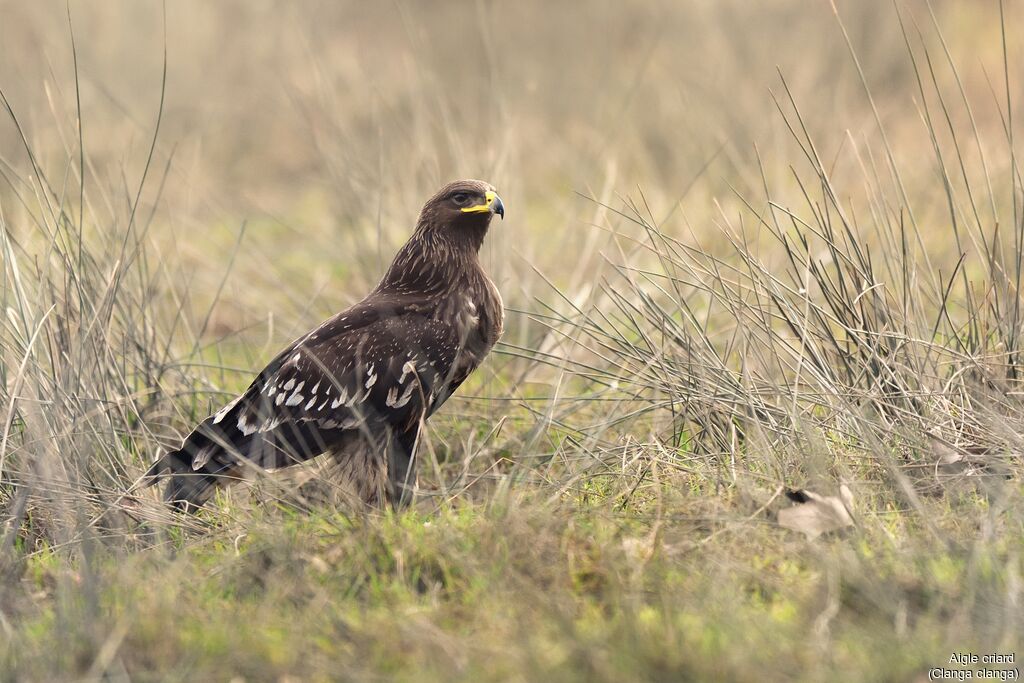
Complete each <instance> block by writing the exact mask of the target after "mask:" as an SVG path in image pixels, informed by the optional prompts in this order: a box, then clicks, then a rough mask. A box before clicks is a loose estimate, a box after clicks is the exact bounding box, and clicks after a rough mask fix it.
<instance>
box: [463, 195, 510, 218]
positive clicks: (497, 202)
mask: <svg viewBox="0 0 1024 683" xmlns="http://www.w3.org/2000/svg"><path fill="white" fill-rule="evenodd" d="M461 211H462V213H496V214H498V215H499V216H501V218H502V220H504V219H505V205H504V204H503V203H502V202H501V197H499V196H498V195H497V193H496V192H494V191H493V190H487V192H485V193H484V203H483V204H477V205H476V206H467V207H465V208H464V209H461Z"/></svg>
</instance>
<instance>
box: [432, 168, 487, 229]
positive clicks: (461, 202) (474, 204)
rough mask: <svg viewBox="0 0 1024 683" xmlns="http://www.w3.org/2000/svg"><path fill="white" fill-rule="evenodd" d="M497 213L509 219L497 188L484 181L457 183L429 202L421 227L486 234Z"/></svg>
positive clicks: (448, 186)
mask: <svg viewBox="0 0 1024 683" xmlns="http://www.w3.org/2000/svg"><path fill="white" fill-rule="evenodd" d="M495 214H497V215H499V216H501V217H502V218H503V219H504V218H505V205H504V204H503V203H502V201H501V197H499V196H498V193H497V192H495V191H494V186H493V185H491V184H490V183H485V182H484V181H482V180H456V181H455V182H452V183H448V184H447V185H445V186H444V187H442V188H441V189H440V190H438V192H437V194H435V195H434V196H433V197H431V198H430V199H429V200H427V203H426V204H424V205H423V210H422V211H421V212H420V219H419V224H420V225H421V226H422V227H432V228H435V229H447V230H452V231H469V232H477V231H480V230H483V231H486V230H487V226H489V225H490V223H491V219H492V218H493V217H494V215H495Z"/></svg>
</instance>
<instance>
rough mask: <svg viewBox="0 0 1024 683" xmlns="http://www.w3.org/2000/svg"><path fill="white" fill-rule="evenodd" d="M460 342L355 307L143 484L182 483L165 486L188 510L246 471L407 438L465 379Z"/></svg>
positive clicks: (409, 318) (425, 316)
mask: <svg viewBox="0 0 1024 683" xmlns="http://www.w3.org/2000/svg"><path fill="white" fill-rule="evenodd" d="M462 342H463V335H460V334H459V332H458V330H457V329H456V328H455V327H454V326H453V325H452V324H451V323H449V322H445V321H443V320H438V319H435V318H434V317H431V316H430V315H429V312H419V311H418V310H417V309H416V308H415V307H410V306H396V305H395V304H394V303H391V304H389V305H387V306H382V305H380V304H379V303H376V304H375V303H374V302H364V303H363V304H357V305H356V306H355V307H353V308H351V309H349V310H347V311H345V312H343V313H340V314H338V315H336V316H334V317H333V318H331V319H329V320H327V321H326V322H325V323H323V324H322V325H320V326H319V327H318V328H316V329H315V330H313V331H312V332H310V333H309V334H307V335H306V336H304V337H302V338H301V339H299V340H298V341H296V342H294V343H293V344H292V345H290V346H289V347H288V348H287V349H285V350H284V351H283V352H281V353H280V354H279V355H278V356H277V357H276V358H275V359H274V360H273V361H271V363H270V364H269V365H267V367H266V368H265V369H264V370H263V371H262V372H261V373H260V374H259V376H258V377H257V378H256V379H255V380H254V381H253V383H252V384H251V385H250V386H249V388H248V389H247V390H246V391H245V392H244V393H243V394H242V395H241V396H239V397H238V398H236V399H235V400H234V401H232V402H231V403H229V404H228V405H226V406H224V408H222V409H221V410H219V411H218V412H217V413H216V414H214V415H212V416H210V417H209V418H207V419H206V420H204V421H203V422H202V423H201V424H200V425H199V426H198V427H196V429H195V430H193V432H192V433H191V434H189V436H188V437H187V438H186V439H185V441H184V443H183V444H182V446H181V448H180V449H178V450H176V451H172V452H170V453H168V454H167V455H165V456H164V457H163V458H161V459H160V460H159V461H158V462H157V463H156V464H155V465H153V467H152V468H151V469H150V471H149V472H148V473H147V475H146V477H147V480H148V481H149V482H150V483H151V482H153V481H155V480H156V479H158V478H159V477H160V476H161V475H163V474H166V473H171V474H182V473H185V474H189V475H191V476H190V477H189V478H188V479H187V480H186V479H184V478H180V477H175V478H174V479H178V480H179V482H178V485H175V484H174V479H172V486H170V487H168V492H167V498H168V499H169V500H185V501H188V502H192V501H193V499H196V498H198V495H199V493H200V492H202V491H205V490H206V489H207V488H209V487H210V486H212V485H214V484H216V483H217V481H216V480H217V479H218V478H223V477H232V476H234V477H237V476H239V475H241V474H242V472H243V471H244V467H246V466H247V465H254V466H258V467H261V468H277V467H284V466H287V465H291V464H295V463H298V462H302V461H304V460H308V459H309V458H312V457H315V456H317V455H319V454H321V453H323V452H325V451H327V450H328V449H330V448H331V447H333V446H336V445H338V444H340V443H343V442H344V441H345V440H346V439H349V438H354V437H357V436H359V435H361V436H362V437H363V438H367V439H376V440H378V441H380V442H381V443H382V445H383V439H385V438H390V436H391V435H398V436H400V437H401V436H403V435H408V434H410V433H411V434H413V437H414V436H415V433H416V431H417V430H418V428H419V423H420V420H421V419H422V418H423V417H425V416H426V415H429V414H430V413H432V412H433V411H434V410H436V409H437V408H438V407H439V406H440V404H441V403H443V402H444V400H445V399H447V397H448V396H450V395H451V393H452V392H453V391H454V390H455V389H456V388H457V387H458V385H459V384H461V383H462V381H463V380H464V379H465V378H466V376H467V375H468V374H469V372H470V371H471V370H472V368H469V367H461V366H462V365H464V363H460V362H458V359H459V351H460V349H461V347H462ZM192 489H197V491H196V492H193V491H192ZM193 494H194V495H193ZM195 502H196V503H199V504H201V501H200V500H195Z"/></svg>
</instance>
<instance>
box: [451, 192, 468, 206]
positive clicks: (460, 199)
mask: <svg viewBox="0 0 1024 683" xmlns="http://www.w3.org/2000/svg"><path fill="white" fill-rule="evenodd" d="M452 201H453V202H455V204H456V206H465V205H466V204H468V203H469V193H468V192H456V193H455V194H453V195H452Z"/></svg>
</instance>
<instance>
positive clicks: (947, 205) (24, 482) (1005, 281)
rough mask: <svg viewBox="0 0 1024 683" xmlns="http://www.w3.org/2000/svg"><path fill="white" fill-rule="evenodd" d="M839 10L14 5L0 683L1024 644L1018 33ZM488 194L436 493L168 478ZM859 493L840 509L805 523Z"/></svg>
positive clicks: (433, 474)
mask: <svg viewBox="0 0 1024 683" xmlns="http://www.w3.org/2000/svg"><path fill="white" fill-rule="evenodd" d="M837 5H838V8H837V13H833V11H832V8H831V7H830V6H829V5H828V4H827V3H812V2H797V1H795V0H794V1H792V2H790V1H787V2H781V3H772V5H771V7H770V8H769V7H763V8H754V7H751V6H749V3H745V2H714V3H712V2H697V3H689V4H682V3H607V4H600V5H597V4H593V5H588V7H587V8H586V9H585V10H583V9H581V8H580V7H578V6H575V5H569V4H554V5H549V4H542V3H533V2H525V3H515V4H514V5H512V4H508V5H499V4H489V3H482V2H481V3H447V4H444V5H443V6H438V7H434V6H431V7H426V6H420V5H409V4H400V5H386V6H379V7H378V6H375V5H366V4H357V3H342V4H337V3H319V4H312V3H307V4H303V5H301V6H292V5H286V4H279V3H274V2H260V3H249V2H246V3H243V2H240V1H239V2H234V3H220V4H217V5H207V4H203V3H172V4H169V5H168V6H167V7H166V15H165V13H164V10H163V8H162V7H161V6H160V5H158V4H156V3H149V2H143V3H135V2H132V3H129V2H124V3H107V4H103V5H81V6H79V5H73V6H71V7H70V9H68V8H65V7H64V6H62V5H60V4H59V3H55V2H53V3H51V2H41V3H35V4H32V5H29V4H24V3H17V2H13V1H9V2H0V16H3V17H4V21H3V22H0V44H3V45H4V46H5V47H7V50H8V52H9V53H11V54H17V55H18V56H19V59H18V60H17V61H14V60H6V61H4V62H3V63H0V92H2V94H3V104H4V110H5V111H0V114H2V115H3V117H2V121H3V122H2V125H0V227H2V231H0V240H2V241H0V253H2V263H3V266H2V269H3V278H2V282H3V285H2V290H0V299H2V302H0V303H2V308H3V312H4V319H3V323H2V327H0V396H2V398H3V401H2V402H0V419H2V420H3V422H2V425H0V426H2V436H0V439H2V443H0V512H2V513H3V527H2V532H0V543H2V545H0V572H2V574H3V578H4V580H3V581H2V582H0V659H2V661H3V664H2V667H3V668H2V669H0V671H2V672H3V673H2V675H0V678H4V679H7V678H11V679H17V680H53V679H90V680H91V679H102V678H107V679H116V680H178V679H180V680H197V679H209V680H228V679H231V678H232V677H242V678H244V679H245V680H294V679H299V680H307V679H308V680H336V679H345V680H381V679H385V680H389V679H416V680H424V679H427V680H435V679H436V680H457V679H458V680H588V681H589V680H609V681H613V680H638V679H645V680H688V679H694V680H707V679H731V680H764V679H765V678H769V679H807V680H823V679H829V680H832V679H837V680H907V679H916V678H918V677H921V676H924V675H925V673H926V672H927V669H928V668H929V667H933V666H940V665H943V664H947V663H948V662H949V658H950V655H951V654H952V653H953V652H959V651H974V652H976V653H979V654H981V653H986V652H1004V653H1009V652H1012V651H1014V649H1015V648H1018V646H1019V644H1020V639H1021V633H1022V628H1024V622H1022V619H1021V616H1020V615H1021V613H1022V612H1021V610H1020V600H1021V596H1020V592H1021V582H1020V574H1021V571H1022V566H1021V565H1022V562H1021V553H1022V551H1024V544H1022V541H1021V539H1022V538H1024V514H1022V513H1021V502H1022V495H1021V494H1022V493H1024V489H1022V486H1021V482H1022V475H1024V470H1022V467H1021V455H1020V454H1021V452H1022V447H1024V443H1022V432H1021V429H1020V427H1019V425H1020V424H1021V418H1022V417H1024V403H1022V401H1021V396H1022V395H1024V394H1022V391H1024V387H1022V377H1024V356H1022V353H1024V343H1022V336H1024V335H1022V333H1024V311H1022V310H1021V305H1020V304H1021V301H1022V292H1021V281H1022V279H1021V276H1022V258H1024V194H1022V180H1021V175H1020V168H1019V159H1018V156H1017V154H1016V149H1018V148H1019V142H1018V141H1017V140H1018V138H1019V137H1020V124H1019V122H1018V121H1019V115H1018V114H1017V112H1016V109H1015V107H1016V105H1017V103H1019V102H1020V101H1021V94H1022V93H1021V90H1020V86H1019V79H1018V77H1017V76H1018V74H1017V73H1016V71H1017V69H1016V66H1015V65H1017V64H1019V63H1022V62H1021V59H1020V57H1021V54H1022V52H1021V48H1022V46H1021V45H1019V44H1017V43H1016V42H1015V34H1014V32H1013V30H1012V29H1013V27H1015V26H1018V25H1019V24H1020V21H1021V20H1022V19H1024V17H1022V16H1021V11H1020V8H1019V7H1018V6H1016V5H1013V6H1003V7H1001V6H1000V5H999V4H998V3H989V2H985V3H981V2H979V3H957V2H935V3H932V4H931V5H929V4H927V3H924V2H901V3H897V4H896V5H895V6H893V5H890V4H888V3H884V2H878V3H875V2H856V3H855V2H840V3H837ZM1007 5H1010V3H1007ZM460 176H471V177H483V178H487V179H488V180H490V181H491V182H493V183H494V184H495V185H496V186H498V187H499V189H500V190H501V192H502V196H503V198H504V199H505V203H506V205H507V207H508V209H509V213H508V217H507V218H508V220H506V221H504V222H503V223H502V224H500V225H498V226H496V229H495V230H494V231H493V233H492V234H491V235H490V236H489V238H488V243H487V245H486V246H485V252H486V253H485V261H486V263H487V265H488V268H489V270H490V272H491V273H492V274H493V275H494V277H495V279H496V281H497V282H498V285H499V288H500V289H501V291H502V294H503V296H504V298H505V302H506V305H507V307H508V309H509V321H508V332H507V334H506V337H505V338H504V340H503V344H502V346H501V347H500V348H499V350H498V352H497V353H496V354H494V355H493V356H492V358H491V359H490V360H489V361H488V363H487V365H486V367H485V368H484V369H482V370H481V371H480V372H478V373H477V375H476V376H475V377H474V378H473V380H471V381H470V382H469V383H468V384H467V386H466V387H465V388H464V390H463V391H462V392H461V395H460V397H458V399H457V400H453V401H452V402H451V403H450V404H449V405H448V406H446V408H445V410H444V411H443V415H439V416H437V417H436V418H435V419H433V420H432V422H431V425H430V429H429V438H428V439H427V440H426V443H425V444H424V448H423V451H422V456H423V462H422V476H421V486H422V488H423V495H422V496H421V498H420V499H419V501H418V502H417V504H416V506H415V508H414V509H412V510H410V511H408V512H405V513H403V514H401V515H392V514H382V515H377V516H369V517H361V518H356V519H352V518H349V517H346V515H344V514H343V513H341V512H338V511H333V510H324V509H315V510H312V511H308V510H305V511H298V510H296V509H294V508H292V507H290V506H287V505H278V504H276V502H275V501H276V500H277V499H278V497H279V494H280V488H281V487H280V486H279V485H278V484H277V483H276V482H275V481H274V480H268V481H263V482H257V484H256V485H255V486H254V487H252V488H251V489H237V490H234V491H232V492H231V493H230V494H228V495H226V496H223V497H222V498H220V499H218V501H217V504H216V505H214V506H212V508H211V509H210V510H209V511H208V512H207V513H204V515H202V516H201V517H200V518H198V519H195V520H183V519H177V518H172V517H171V516H169V515H168V514H167V512H166V511H165V510H164V509H163V508H162V506H161V505H160V504H159V503H158V502H157V501H156V497H155V495H153V494H152V493H150V492H148V491H146V492H138V491H135V490H133V489H132V487H133V484H134V482H135V481H136V479H137V477H138V476H139V475H140V474H141V472H142V471H143V468H144V467H145V466H146V465H147V464H148V463H149V462H150V461H151V460H152V459H153V458H154V457H155V455H156V453H157V452H158V451H159V450H160V449H161V448H164V447H166V446H168V445H170V444H174V443H175V442H176V441H177V440H178V439H180V437H181V436H182V434H183V433H184V431H185V430H187V429H188V428H189V427H190V426H191V425H192V424H193V423H194V421H195V420H196V419H198V418H201V417H203V416H205V415H206V414H208V413H209V412H210V410H211V408H213V407H215V406H217V405H218V404H220V403H222V402H223V401H224V400H225V399H226V397H228V396H229V395H231V394H232V392H235V391H238V390H239V389H241V388H242V387H243V386H244V385H245V383H246V382H247V381H248V379H249V378H250V377H251V373H252V372H253V371H254V370H256V369H258V367H260V366H261V364H262V363H263V362H265V361H266V360H267V359H268V358H269V357H270V355H271V354H272V353H273V352H274V351H275V350H276V349H277V348H279V347H280V346H281V345H283V344H284V343H286V342H287V341H289V340H290V339H291V338H293V337H294V336H295V335H296V334H297V333H299V332H301V331H303V330H304V329H306V328H308V327H309V326H310V325H312V324H314V323H316V322H318V321H319V320H320V319H322V318H323V317H325V316H327V315H329V314H330V313H331V312H333V311H335V310H337V309H339V308H341V307H343V306H345V305H347V304H348V303H350V302H352V301H353V300H354V299H355V298H357V297H358V296H360V295H361V294H362V293H363V292H365V291H366V289H368V288H369V287H371V286H372V284H373V283H374V282H375V279H376V278H377V277H379V275H380V273H381V272H382V270H383V267H384V266H385V264H386V261H387V260H388V259H389V257H390V255H391V254H392V253H393V251H394V250H395V248H396V247H397V245H399V244H400V243H401V242H402V241H403V240H404V238H405V236H406V235H407V232H408V228H409V226H410V224H411V221H412V219H413V217H414V215H415V213H416V211H417V210H418V207H419V204H420V203H421V202H422V201H423V198H424V197H426V196H428V195H429V193H430V192H431V191H432V190H433V189H434V188H435V187H436V186H438V185H439V184H440V183H442V182H443V181H445V180H448V179H450V178H453V177H460ZM840 486H846V487H847V488H848V489H849V490H850V491H851V492H852V494H853V501H854V502H853V506H852V510H851V512H852V516H853V520H854V522H855V524H854V525H853V526H852V527H850V528H847V529H844V530H842V531H840V532H839V533H833V534H829V535H826V536H824V537H821V538H818V539H815V540H807V539H805V538H804V537H803V536H801V535H800V534H797V533H794V532H792V531H790V530H787V529H783V528H780V526H779V525H778V524H777V523H776V516H775V515H776V513H777V511H778V510H779V509H780V508H781V507H783V506H786V505H789V504H790V503H789V502H788V501H787V500H786V497H785V496H784V495H782V494H783V492H784V491H786V490H787V489H795V488H807V489H809V490H812V491H817V492H819V493H822V494H826V495H834V494H836V492H837V491H838V490H839V489H840ZM1018 659H1019V656H1018ZM1018 666H1019V665H1018Z"/></svg>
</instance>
